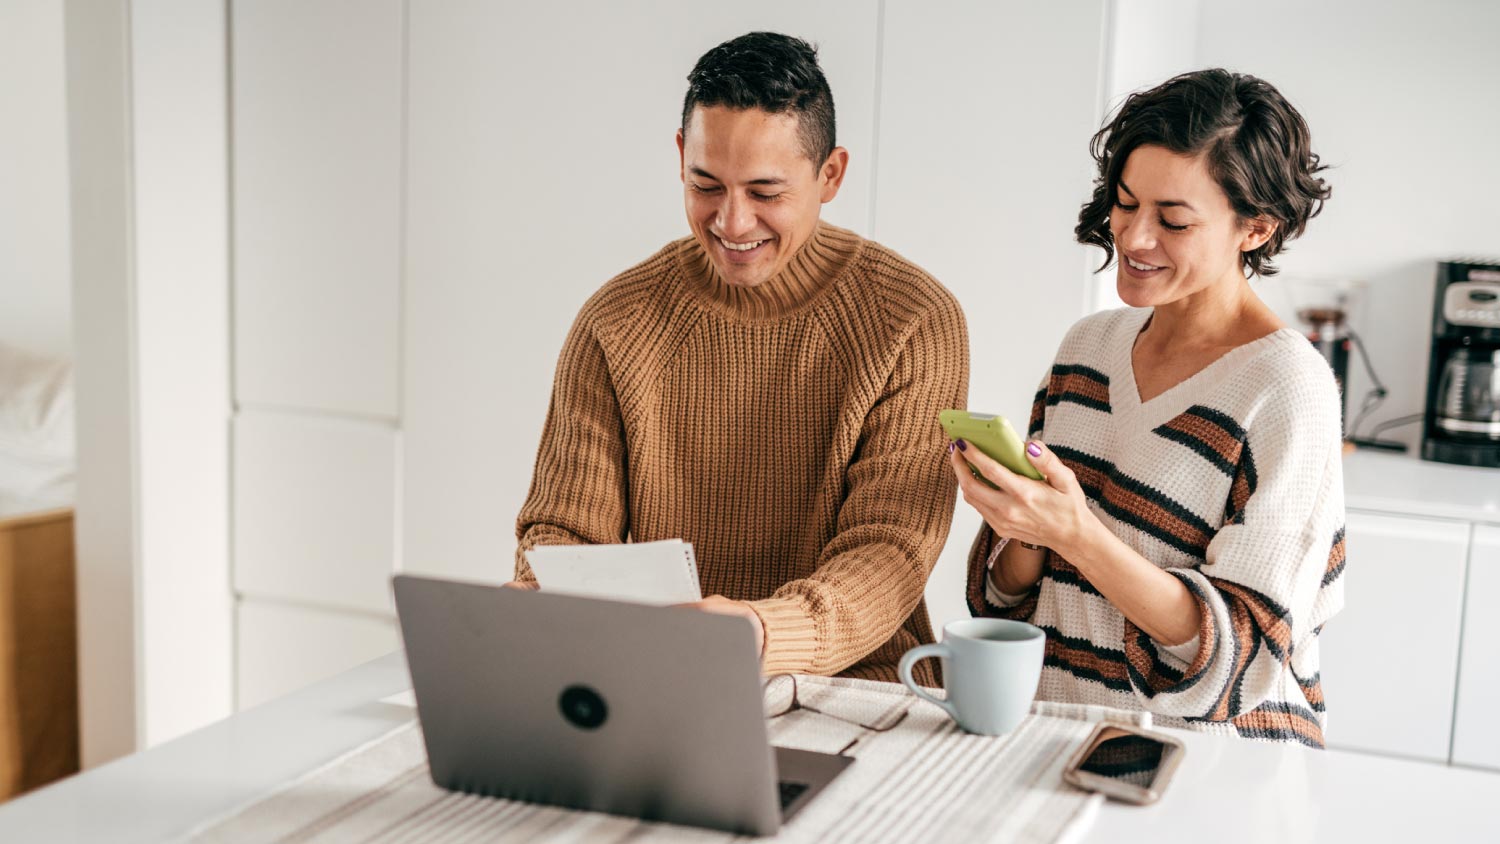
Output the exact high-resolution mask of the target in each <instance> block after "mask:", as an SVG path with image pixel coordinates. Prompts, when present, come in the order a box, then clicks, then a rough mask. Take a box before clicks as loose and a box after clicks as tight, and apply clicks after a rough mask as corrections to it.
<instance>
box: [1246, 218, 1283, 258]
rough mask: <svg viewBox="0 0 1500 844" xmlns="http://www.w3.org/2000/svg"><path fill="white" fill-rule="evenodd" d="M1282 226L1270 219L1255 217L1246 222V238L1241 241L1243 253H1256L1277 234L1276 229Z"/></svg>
mask: <svg viewBox="0 0 1500 844" xmlns="http://www.w3.org/2000/svg"><path fill="white" fill-rule="evenodd" d="M1278 225H1280V224H1279V223H1277V222H1276V221H1275V220H1273V219H1271V218H1270V217H1255V218H1252V219H1250V220H1247V221H1246V222H1245V237H1244V239H1242V240H1241V241H1240V251H1241V252H1254V251H1255V250H1257V249H1259V248H1261V247H1262V246H1265V245H1266V241H1268V240H1270V239H1271V236H1272V235H1274V234H1276V228H1277V226H1278Z"/></svg>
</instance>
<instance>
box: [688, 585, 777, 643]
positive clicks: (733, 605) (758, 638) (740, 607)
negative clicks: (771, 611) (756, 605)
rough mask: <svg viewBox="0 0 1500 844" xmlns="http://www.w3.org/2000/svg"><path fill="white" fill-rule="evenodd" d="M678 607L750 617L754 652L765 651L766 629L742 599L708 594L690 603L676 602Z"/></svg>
mask: <svg viewBox="0 0 1500 844" xmlns="http://www.w3.org/2000/svg"><path fill="white" fill-rule="evenodd" d="M677 606H679V607H692V608H693V609H695V610H703V611H704V612H716V613H718V614H720V615H737V616H739V617H740V618H748V619H750V624H751V626H753V627H754V628H755V653H756V655H757V656H758V655H760V654H763V653H765V652H766V629H765V627H764V626H763V625H762V624H761V623H760V616H759V615H757V614H756V612H755V610H754V609H753V608H751V606H750V605H749V604H747V603H745V602H744V601H731V600H729V599H728V598H726V597H724V596H723V595H709V596H708V597H707V598H704V599H703V600H701V601H693V602H692V603H690V604H678V605H677Z"/></svg>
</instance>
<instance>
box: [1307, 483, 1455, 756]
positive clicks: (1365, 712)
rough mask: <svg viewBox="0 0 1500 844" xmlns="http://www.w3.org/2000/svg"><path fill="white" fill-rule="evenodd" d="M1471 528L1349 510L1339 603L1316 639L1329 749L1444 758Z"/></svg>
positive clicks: (1449, 723) (1447, 751)
mask: <svg viewBox="0 0 1500 844" xmlns="http://www.w3.org/2000/svg"><path fill="white" fill-rule="evenodd" d="M1469 532H1470V526H1469V524H1468V523H1466V522H1460V521H1452V520H1443V519H1429V518H1411V517H1407V516H1397V515H1391V514H1385V513H1364V512H1359V511H1353V510H1351V511H1350V512H1349V514H1348V522H1347V531H1346V534H1345V536H1346V542H1347V548H1348V566H1347V569H1346V571H1345V575H1344V576H1345V581H1344V609H1343V611H1342V612H1340V613H1339V614H1338V615H1336V616H1335V617H1334V618H1333V619H1332V620H1331V621H1330V622H1329V623H1328V625H1327V627H1326V628H1325V629H1324V631H1323V633H1322V635H1321V637H1320V647H1321V656H1322V672H1323V689H1324V694H1325V697H1326V698H1327V701H1328V713H1329V714H1328V727H1327V731H1326V737H1327V741H1328V746H1329V747H1333V748H1340V749H1345V750H1363V751H1374V752H1379V753H1388V754H1392V755H1397V756H1408V757H1415V758H1420V759H1428V760H1431V761H1435V762H1446V761H1448V754H1449V744H1450V740H1451V737H1452V727H1453V702H1454V695H1455V691H1456V685H1457V680H1458V658H1459V641H1460V636H1461V630H1460V626H1461V618H1462V608H1463V598H1464V570H1465V565H1466V561H1467V557H1468V545H1469Z"/></svg>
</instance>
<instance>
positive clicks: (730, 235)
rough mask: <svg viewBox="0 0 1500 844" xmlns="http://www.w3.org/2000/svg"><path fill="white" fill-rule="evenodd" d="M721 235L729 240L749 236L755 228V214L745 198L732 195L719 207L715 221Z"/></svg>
mask: <svg viewBox="0 0 1500 844" xmlns="http://www.w3.org/2000/svg"><path fill="white" fill-rule="evenodd" d="M714 224H715V225H716V226H718V229H719V233H720V234H721V235H723V236H724V237H725V238H727V239H729V240H733V239H735V238H736V237H738V236H739V235H742V234H749V233H750V230H751V229H753V228H755V212H754V210H753V209H752V208H751V207H750V203H749V201H748V200H746V199H745V197H742V196H736V195H734V194H730V195H729V196H727V197H725V199H724V203H723V204H722V205H720V206H719V214H718V218H717V219H715V220H714Z"/></svg>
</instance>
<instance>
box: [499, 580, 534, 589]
mask: <svg viewBox="0 0 1500 844" xmlns="http://www.w3.org/2000/svg"><path fill="white" fill-rule="evenodd" d="M500 585H501V586H503V587H505V588H506V589H519V590H521V591H522V592H535V591H537V590H538V589H541V588H542V584H540V583H537V582H536V581H535V580H512V581H511V582H509V583H502V584H500Z"/></svg>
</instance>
